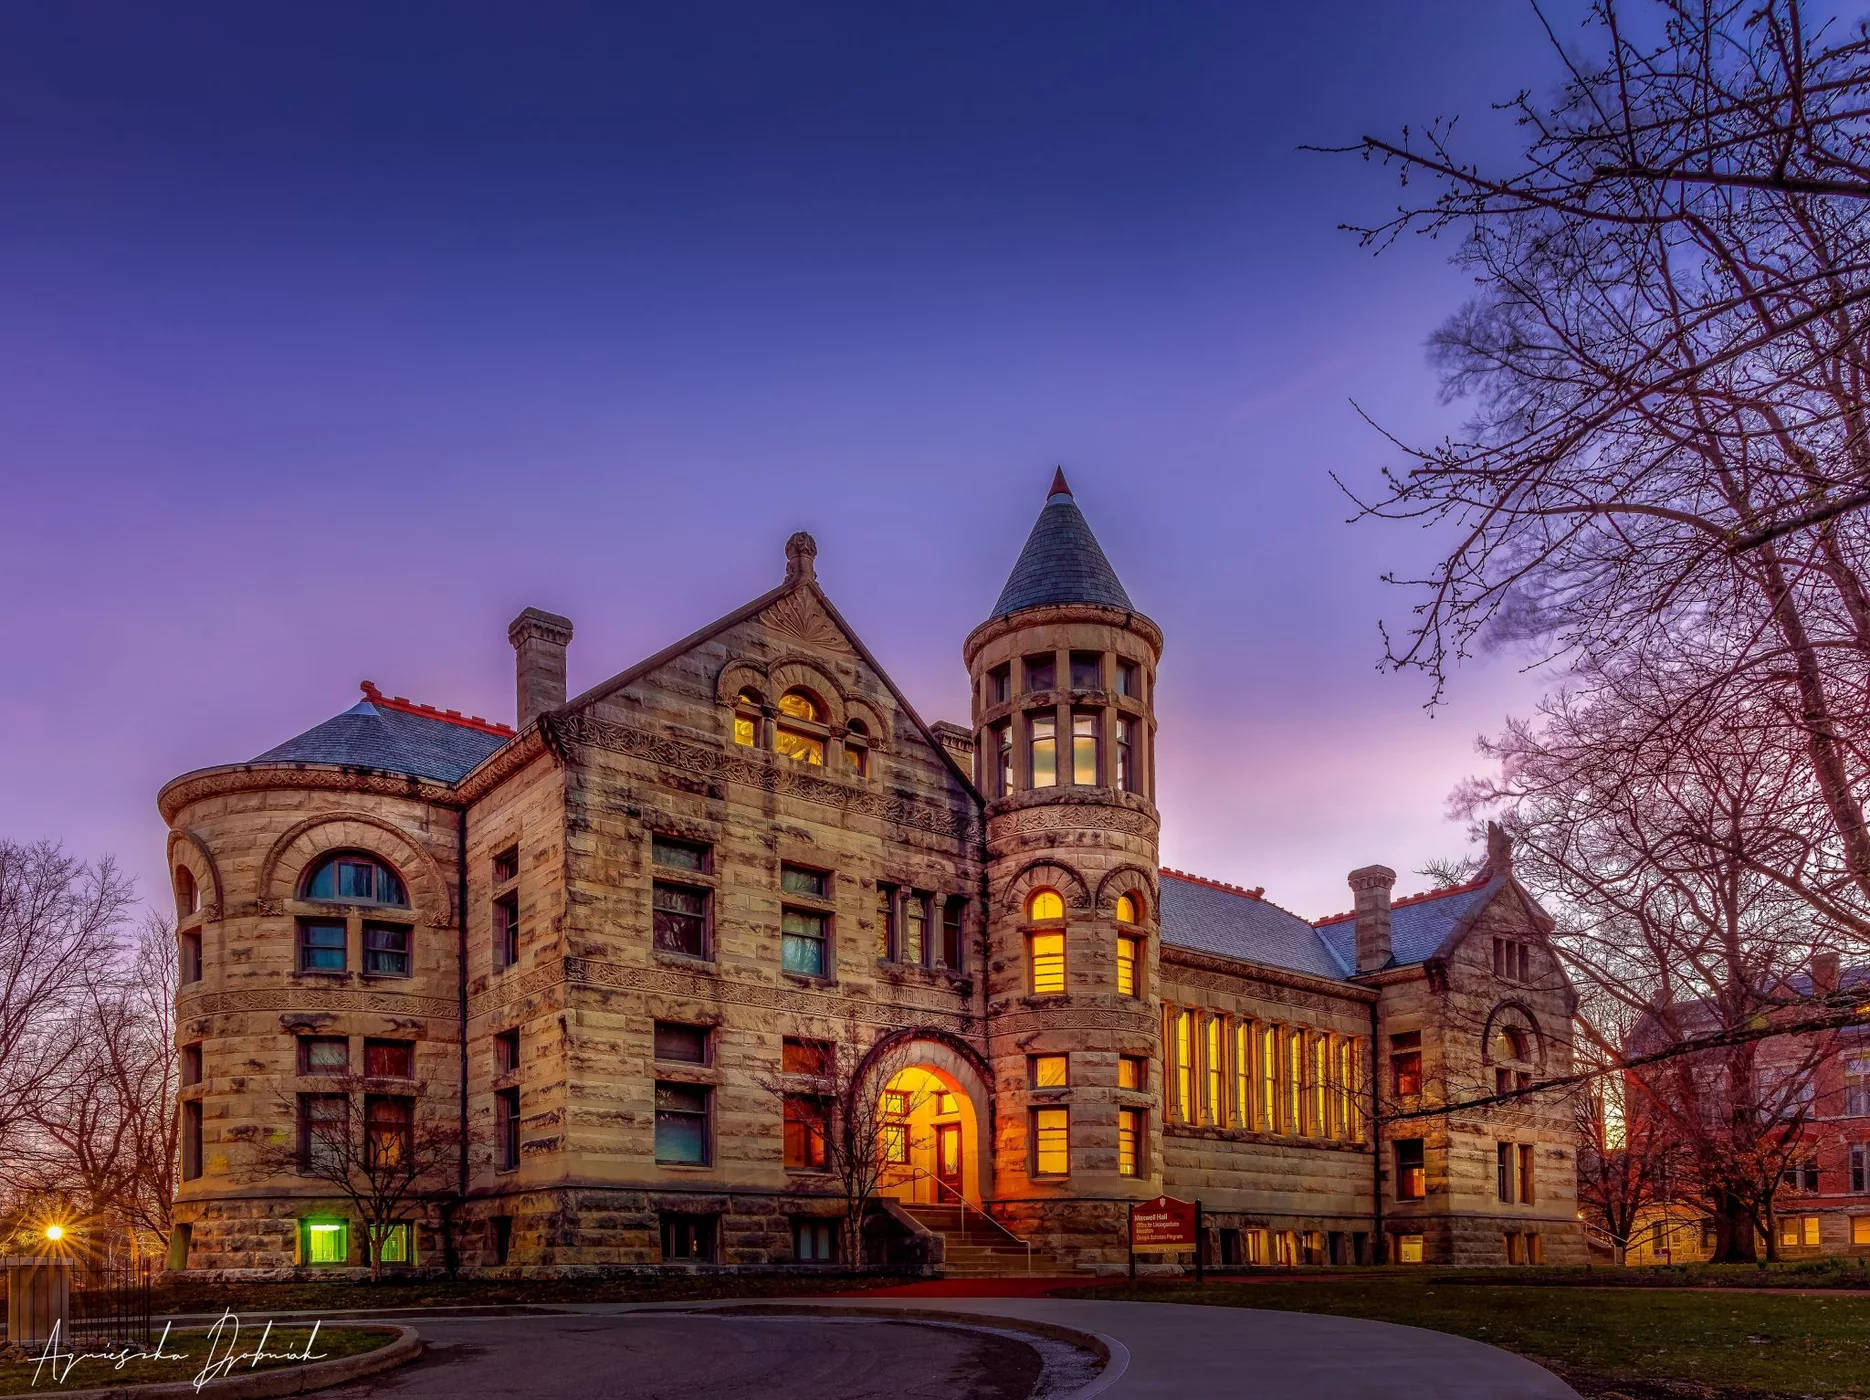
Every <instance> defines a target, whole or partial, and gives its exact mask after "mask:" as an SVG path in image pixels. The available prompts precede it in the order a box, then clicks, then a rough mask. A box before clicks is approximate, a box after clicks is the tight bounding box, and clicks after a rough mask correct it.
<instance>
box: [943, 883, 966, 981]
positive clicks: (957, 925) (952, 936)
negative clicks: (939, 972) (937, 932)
mask: <svg viewBox="0 0 1870 1400" xmlns="http://www.w3.org/2000/svg"><path fill="white" fill-rule="evenodd" d="M966 911H967V901H966V900H965V899H960V898H953V899H949V900H948V901H947V902H945V903H944V904H943V905H942V911H941V961H942V966H943V967H946V968H952V969H953V970H954V971H956V972H959V971H960V970H961V969H962V968H963V967H964V966H965V965H966V962H967V959H966V957H965V956H964V955H963V954H962V951H961V921H962V919H963V918H964V917H965V915H966Z"/></svg>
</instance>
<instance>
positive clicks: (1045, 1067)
mask: <svg viewBox="0 0 1870 1400" xmlns="http://www.w3.org/2000/svg"><path fill="white" fill-rule="evenodd" d="M1026 1067H1027V1069H1028V1070H1029V1071H1030V1073H1031V1075H1032V1087H1033V1088H1035V1089H1063V1088H1064V1087H1065V1086H1066V1085H1067V1084H1069V1083H1070V1082H1071V1079H1070V1060H1069V1058H1068V1057H1067V1056H1064V1055H1033V1056H1030V1057H1029V1058H1028V1059H1027V1061H1026Z"/></svg>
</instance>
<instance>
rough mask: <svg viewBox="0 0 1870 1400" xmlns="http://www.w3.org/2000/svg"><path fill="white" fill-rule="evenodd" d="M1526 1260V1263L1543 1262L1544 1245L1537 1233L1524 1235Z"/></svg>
mask: <svg viewBox="0 0 1870 1400" xmlns="http://www.w3.org/2000/svg"><path fill="white" fill-rule="evenodd" d="M1526 1262H1527V1263H1528V1264H1543V1263H1544V1262H1545V1245H1544V1244H1543V1242H1541V1240H1540V1239H1539V1237H1538V1235H1537V1234H1528V1235H1527V1236H1526Z"/></svg>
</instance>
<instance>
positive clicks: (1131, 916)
mask: <svg viewBox="0 0 1870 1400" xmlns="http://www.w3.org/2000/svg"><path fill="white" fill-rule="evenodd" d="M1142 907H1143V901H1142V898H1141V897H1140V896H1138V895H1134V894H1120V895H1118V896H1117V922H1118V923H1120V924H1140V923H1142V922H1143V920H1142V918H1141V916H1140V913H1139V911H1140V910H1141V909H1142Z"/></svg>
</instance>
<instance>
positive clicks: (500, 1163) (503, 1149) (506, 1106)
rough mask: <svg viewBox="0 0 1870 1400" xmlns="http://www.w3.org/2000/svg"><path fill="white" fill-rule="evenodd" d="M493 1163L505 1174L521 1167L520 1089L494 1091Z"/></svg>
mask: <svg viewBox="0 0 1870 1400" xmlns="http://www.w3.org/2000/svg"><path fill="white" fill-rule="evenodd" d="M493 1162H494V1166H495V1167H496V1168H497V1169H498V1170H500V1171H503V1172H510V1171H512V1170H513V1169H514V1168H515V1167H517V1166H518V1165H519V1090H518V1089H496V1090H494V1094H493Z"/></svg>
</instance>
